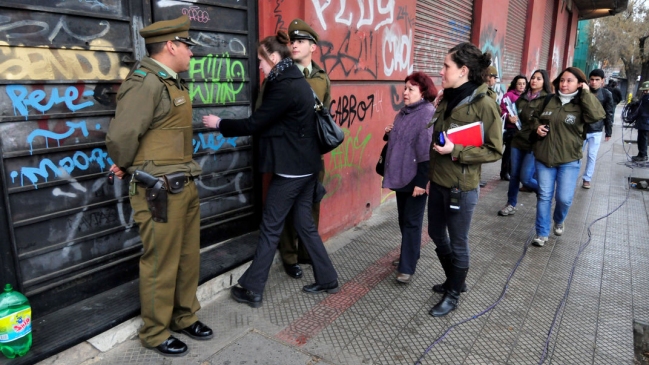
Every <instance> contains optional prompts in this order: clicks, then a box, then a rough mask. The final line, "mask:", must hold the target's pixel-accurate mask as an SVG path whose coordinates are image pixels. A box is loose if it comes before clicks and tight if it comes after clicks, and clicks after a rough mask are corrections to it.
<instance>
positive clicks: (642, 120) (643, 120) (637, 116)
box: [630, 94, 649, 131]
mask: <svg viewBox="0 0 649 365" xmlns="http://www.w3.org/2000/svg"><path fill="white" fill-rule="evenodd" d="M630 119H632V120H635V128H636V129H639V130H641V131H649V94H645V95H643V96H642V98H641V99H640V106H638V108H637V109H636V110H635V113H633V115H631V117H630Z"/></svg>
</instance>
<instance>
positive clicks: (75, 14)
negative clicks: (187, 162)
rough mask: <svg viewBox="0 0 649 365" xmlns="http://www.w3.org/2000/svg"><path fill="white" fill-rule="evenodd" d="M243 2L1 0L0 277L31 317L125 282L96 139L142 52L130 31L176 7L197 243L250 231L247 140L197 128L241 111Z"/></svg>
mask: <svg viewBox="0 0 649 365" xmlns="http://www.w3.org/2000/svg"><path fill="white" fill-rule="evenodd" d="M143 4H145V5H143ZM255 9H256V3H254V1H252V0H249V1H241V0H222V1H217V0H204V1H202V2H201V4H200V5H197V4H194V3H193V2H182V1H157V2H156V1H154V2H151V3H149V2H142V1H139V0H101V1H99V0H93V1H91V0H82V1H81V0H79V1H78V0H75V1H70V0H67V1H66V0H4V1H2V4H1V5H0V116H1V119H0V161H1V164H0V170H1V171H0V172H1V173H2V186H1V187H2V195H1V197H0V219H3V221H2V222H0V253H2V258H1V259H0V264H2V266H3V267H2V270H1V274H0V279H2V280H3V283H4V282H11V283H14V284H17V286H18V288H19V289H20V290H21V291H23V292H24V293H25V294H26V295H27V296H28V297H29V299H30V301H31V303H32V307H34V310H35V312H37V313H38V314H39V315H41V316H42V315H45V314H47V313H50V312H53V311H56V310H57V309H60V308H63V307H65V306H67V305H70V304H71V303H75V302H78V301H80V300H82V299H85V298H88V297H91V296H93V295H97V294H98V293H101V292H103V291H106V290H108V289H110V288H113V287H116V286H118V285H120V284H123V283H125V282H128V281H131V280H133V279H135V278H137V273H138V258H139V255H140V252H141V242H140V239H139V235H138V231H137V227H136V226H135V225H134V224H133V220H132V217H131V208H130V205H129V200H128V197H127V190H128V189H127V184H126V181H117V182H116V183H115V185H109V184H107V179H106V171H107V169H108V167H109V166H110V163H111V161H110V158H109V156H108V154H107V152H106V148H105V145H104V139H105V136H106V131H107V127H108V124H109V121H110V119H111V117H112V116H113V114H114V110H115V106H116V101H115V95H116V92H117V90H118V88H119V86H120V83H121V82H122V80H123V79H124V78H125V77H126V75H127V74H128V72H129V69H130V68H131V67H132V66H133V65H134V64H135V62H136V60H137V59H139V58H141V57H142V55H143V54H144V46H143V44H142V40H141V38H140V37H139V35H138V33H137V31H138V29H140V28H141V27H142V26H146V25H148V24H150V23H151V22H152V21H156V20H164V19H172V18H176V17H178V16H180V15H182V14H187V15H188V16H189V17H190V18H191V20H192V31H191V35H192V37H194V38H196V39H197V40H198V42H199V43H200V44H201V47H196V49H195V52H194V53H195V57H194V59H193V60H192V63H191V69H190V70H189V72H187V73H186V74H184V75H183V76H184V77H185V79H186V80H187V81H189V86H190V91H191V94H192V95H191V96H192V98H193V103H194V105H195V107H196V109H195V112H194V128H195V134H194V141H193V143H194V154H195V155H194V158H195V159H196V160H197V161H198V162H199V163H200V164H201V165H202V166H203V169H204V175H203V176H202V179H201V180H200V181H199V183H198V187H199V196H200V199H201V217H202V225H201V247H203V248H204V247H206V246H214V245H217V244H218V242H220V241H223V240H226V239H228V238H231V237H233V236H237V235H241V234H243V233H246V232H250V231H252V230H255V229H256V216H255V211H256V210H257V208H256V207H255V202H256V201H258V199H257V198H256V196H257V195H258V192H257V190H258V189H256V184H254V183H253V182H254V181H256V180H255V177H254V176H255V175H254V173H253V158H252V139H251V138H250V137H243V138H223V137H222V136H221V135H220V134H219V133H216V132H214V131H208V130H205V129H203V128H202V123H201V122H200V119H201V116H202V115H204V114H206V113H214V114H218V115H220V116H228V117H243V116H247V115H248V114H249V112H250V109H251V107H250V101H251V95H252V90H251V86H250V85H256V73H254V72H253V73H252V74H251V72H250V70H255V66H254V65H255V62H256V60H255V57H254V56H255V53H256V52H254V51H253V52H252V54H253V57H252V58H251V57H250V50H251V49H253V50H254V44H255V42H256V31H255V29H256V27H255V24H256V14H255V13H256V10H255ZM216 249H218V246H216Z"/></svg>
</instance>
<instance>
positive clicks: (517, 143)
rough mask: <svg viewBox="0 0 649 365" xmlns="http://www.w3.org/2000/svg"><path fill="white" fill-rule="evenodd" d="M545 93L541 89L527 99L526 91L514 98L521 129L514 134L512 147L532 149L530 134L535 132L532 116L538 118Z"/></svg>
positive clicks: (525, 149) (524, 149)
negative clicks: (537, 94)
mask: <svg viewBox="0 0 649 365" xmlns="http://www.w3.org/2000/svg"><path fill="white" fill-rule="evenodd" d="M546 95H547V93H546V92H545V91H543V90H541V92H540V93H539V96H537V97H536V98H534V99H532V100H527V93H524V94H523V95H521V96H520V98H518V100H516V109H517V110H518V119H519V120H520V121H521V130H520V131H518V132H516V134H515V135H514V139H513V140H512V147H514V148H518V149H519V150H523V151H531V150H532V142H530V134H531V133H536V129H535V128H534V120H533V118H534V117H537V118H538V117H539V116H540V115H541V109H542V108H543V102H544V101H545V97H546Z"/></svg>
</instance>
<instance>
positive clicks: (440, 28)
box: [414, 0, 473, 87]
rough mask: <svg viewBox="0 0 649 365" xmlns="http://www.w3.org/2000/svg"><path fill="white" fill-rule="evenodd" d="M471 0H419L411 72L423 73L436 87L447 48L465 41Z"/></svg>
mask: <svg viewBox="0 0 649 365" xmlns="http://www.w3.org/2000/svg"><path fill="white" fill-rule="evenodd" d="M472 19H473V0H442V1H435V0H419V1H417V9H416V20H415V52H414V53H415V58H414V61H415V62H414V70H415V71H423V72H425V73H426V74H428V75H429V76H431V77H432V78H433V80H434V81H435V85H436V86H437V87H440V83H439V81H438V80H439V71H440V70H441V69H442V64H443V63H444V57H445V56H446V53H447V52H448V50H449V49H451V48H453V47H454V46H455V45H457V44H458V43H462V42H469V41H470V37H471V24H472Z"/></svg>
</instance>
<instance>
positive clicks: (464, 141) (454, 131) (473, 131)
mask: <svg viewBox="0 0 649 365" xmlns="http://www.w3.org/2000/svg"><path fill="white" fill-rule="evenodd" d="M446 136H447V137H448V139H449V140H450V141H451V142H453V143H454V144H461V145H462V146H465V147H466V146H474V147H480V146H482V144H483V143H484V129H483V127H482V122H474V123H470V124H467V125H463V126H461V127H455V128H451V129H449V130H448V131H446Z"/></svg>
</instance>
